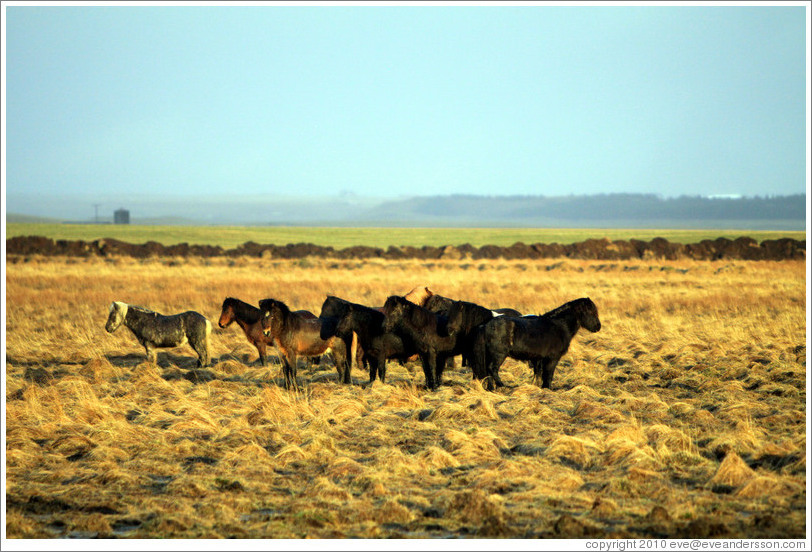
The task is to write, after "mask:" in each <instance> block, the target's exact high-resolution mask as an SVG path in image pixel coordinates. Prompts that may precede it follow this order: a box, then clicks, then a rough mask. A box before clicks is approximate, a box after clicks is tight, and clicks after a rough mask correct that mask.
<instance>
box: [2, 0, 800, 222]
mask: <svg viewBox="0 0 812 552" xmlns="http://www.w3.org/2000/svg"><path fill="white" fill-rule="evenodd" d="M6 15H7V28H6V31H7V34H6V41H7V42H6V44H5V52H6V56H7V73H6V81H5V83H6V87H7V88H6V90H7V119H6V131H7V192H8V194H9V201H10V203H9V210H10V211H11V210H13V201H14V198H15V197H16V195H15V194H42V195H43V197H45V196H50V195H57V196H59V195H60V194H64V193H67V192H73V191H77V192H79V191H81V192H84V193H87V194H90V195H96V194H99V195H105V196H109V195H111V194H119V193H121V194H132V193H135V192H138V193H144V194H147V195H150V194H154V195H160V194H172V195H184V194H194V195H200V194H220V193H229V194H238V193H245V194H263V195H275V194H286V195H307V194H313V195H324V194H328V195H334V194H339V193H340V192H341V191H342V190H351V191H353V192H356V193H358V194H360V195H372V196H398V195H409V194H420V195H427V194H449V193H475V194H544V195H566V194H582V193H609V192H652V193H659V194H663V195H665V196H675V195H681V194H691V195H694V194H703V195H708V194H745V195H756V194H792V193H803V192H804V191H805V163H806V151H805V149H806V148H805V138H806V131H805V123H806V116H807V115H806V111H805V93H806V92H805V86H806V75H805V69H806V64H807V61H806V57H805V54H806V37H805V23H806V22H805V18H806V12H805V8H804V7H803V6H802V5H801V4H798V5H795V6H788V7H780V6H775V7H773V6H766V7H741V6H726V7H711V6H700V7H686V6H681V7H666V6H662V5H654V6H639V5H638V6H634V5H633V6H628V7H619V6H601V7H594V6H590V7H576V6H564V7H555V6H520V7H516V6H514V7H510V6H489V7H476V6H464V5H457V6H452V7H437V6H397V7H393V6H383V7H382V6H330V7H306V6H294V7H280V6H264V7H263V6H250V7H195V6H179V7H171V6H157V7H145V6H139V7H31V6H21V7H14V6H11V7H7V12H6Z"/></svg>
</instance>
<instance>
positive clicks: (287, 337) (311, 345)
mask: <svg viewBox="0 0 812 552" xmlns="http://www.w3.org/2000/svg"><path fill="white" fill-rule="evenodd" d="M259 310H260V311H261V312H260V322H261V324H262V329H263V332H264V333H265V335H268V336H270V337H272V338H273V340H274V344H275V345H276V348H277V349H279V352H280V353H282V366H283V372H284V376H285V387H291V386H292V387H294V388H295V387H297V386H298V384H297V382H296V363H297V360H298V357H300V356H314V355H321V354H324V353H325V352H327V350H328V349H330V350H331V351H332V352H333V359H334V361H335V365H336V369H337V370H338V375H339V378H341V377H342V376H343V373H344V371H343V367H344V366H345V365H346V362H347V350H346V347H345V346H344V342H343V341H342V340H341V339H339V338H336V337H330V338H328V339H322V338H321V326H322V322H321V320H320V319H318V318H315V319H313V318H307V317H305V316H302V315H301V314H299V313H296V312H292V311H291V310H290V309H289V308H288V306H287V305H285V303H283V302H282V301H277V300H276V299H263V300H262V301H260V302H259Z"/></svg>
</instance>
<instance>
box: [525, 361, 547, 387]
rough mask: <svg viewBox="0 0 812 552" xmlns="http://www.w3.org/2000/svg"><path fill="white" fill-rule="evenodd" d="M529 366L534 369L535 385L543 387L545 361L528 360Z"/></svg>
mask: <svg viewBox="0 0 812 552" xmlns="http://www.w3.org/2000/svg"><path fill="white" fill-rule="evenodd" d="M527 364H529V365H530V368H532V369H533V383H535V384H536V385H537V386H539V387H542V386H543V383H544V380H543V379H542V377H541V374H542V366H543V364H544V360H543V359H538V360H528V361H527Z"/></svg>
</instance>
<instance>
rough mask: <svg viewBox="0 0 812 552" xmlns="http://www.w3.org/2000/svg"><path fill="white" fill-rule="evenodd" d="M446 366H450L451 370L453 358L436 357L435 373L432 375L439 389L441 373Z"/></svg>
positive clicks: (441, 382)
mask: <svg viewBox="0 0 812 552" xmlns="http://www.w3.org/2000/svg"><path fill="white" fill-rule="evenodd" d="M448 364H451V368H452V369H453V367H454V357H453V356H446V355H437V364H436V372H435V375H434V377H435V379H436V383H437V387H440V386H441V385H442V384H443V371H444V370H445V368H446V366H448Z"/></svg>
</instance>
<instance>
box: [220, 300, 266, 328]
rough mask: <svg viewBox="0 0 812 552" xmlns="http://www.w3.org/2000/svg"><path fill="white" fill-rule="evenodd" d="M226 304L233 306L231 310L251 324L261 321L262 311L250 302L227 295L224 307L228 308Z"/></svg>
mask: <svg viewBox="0 0 812 552" xmlns="http://www.w3.org/2000/svg"><path fill="white" fill-rule="evenodd" d="M226 306H229V307H231V310H233V311H234V314H235V315H236V317H237V318H239V319H240V320H244V321H246V322H248V323H249V324H254V323H256V322H258V321H259V314H260V311H259V309H258V308H257V307H255V306H254V305H251V304H250V303H246V302H245V301H242V300H240V299H237V298H236V297H226V299H225V301H223V308H226Z"/></svg>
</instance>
